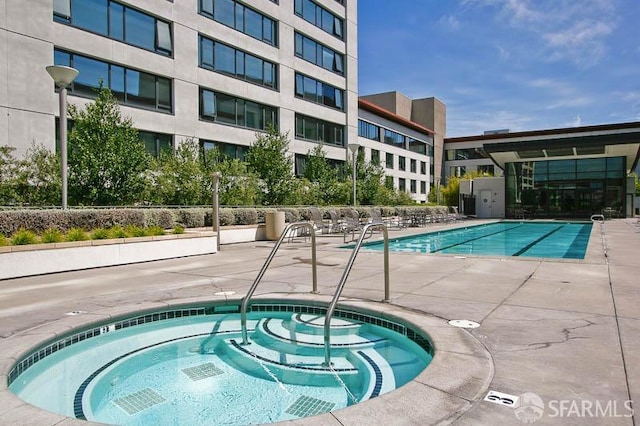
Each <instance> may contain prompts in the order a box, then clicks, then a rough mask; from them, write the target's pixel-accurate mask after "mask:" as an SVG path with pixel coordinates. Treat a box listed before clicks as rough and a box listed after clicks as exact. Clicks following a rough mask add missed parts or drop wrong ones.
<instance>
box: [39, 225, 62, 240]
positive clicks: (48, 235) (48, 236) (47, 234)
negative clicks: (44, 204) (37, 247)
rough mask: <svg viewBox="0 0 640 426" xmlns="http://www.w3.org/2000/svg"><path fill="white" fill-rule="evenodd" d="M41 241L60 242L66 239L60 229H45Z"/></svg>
mask: <svg viewBox="0 0 640 426" xmlns="http://www.w3.org/2000/svg"><path fill="white" fill-rule="evenodd" d="M40 241H42V242H43V243H60V242H62V241H64V235H63V234H62V232H61V231H60V230H59V229H56V228H49V229H45V230H44V231H43V232H42V234H41V235H40Z"/></svg>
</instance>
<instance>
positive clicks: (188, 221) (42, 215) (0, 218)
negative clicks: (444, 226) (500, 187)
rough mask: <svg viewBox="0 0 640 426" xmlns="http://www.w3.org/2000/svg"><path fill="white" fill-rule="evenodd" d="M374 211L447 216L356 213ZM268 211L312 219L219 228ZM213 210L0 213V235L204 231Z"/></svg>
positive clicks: (306, 211) (343, 211) (227, 218)
mask: <svg viewBox="0 0 640 426" xmlns="http://www.w3.org/2000/svg"><path fill="white" fill-rule="evenodd" d="M318 209H319V210H320V212H322V215H323V217H324V218H329V211H330V210H333V211H335V212H336V213H337V214H338V215H339V216H346V215H347V214H348V213H349V211H350V210H354V208H353V207H344V206H341V207H319V208H318ZM372 209H379V210H380V213H381V214H382V216H383V217H386V216H399V215H410V214H413V213H418V212H423V213H424V212H426V213H427V214H446V213H447V212H448V208H447V207H445V206H404V207H403V206H399V207H386V206H382V207H373V206H366V207H363V206H359V207H356V208H355V210H356V211H357V212H358V214H359V215H360V217H361V218H366V217H369V216H370V213H371V210H372ZM269 211H283V212H284V213H285V220H286V221H287V222H297V221H304V220H310V219H311V210H310V208H309V207H282V208H263V207H257V208H230V207H223V208H221V209H220V225H221V226H231V225H255V224H258V223H264V221H265V213H266V212H269ZM212 213H213V212H212V209H211V208H205V207H193V208H188V207H184V208H179V209H168V208H145V209H140V208H122V209H116V208H114V209H71V210H0V234H4V235H5V236H6V235H12V234H14V233H15V232H16V231H18V230H21V229H24V230H30V231H33V232H35V233H37V234H40V233H42V231H44V230H46V229H58V230H60V231H61V232H67V231H68V230H69V229H72V228H80V229H84V230H85V231H91V230H94V229H98V228H111V227H113V226H115V225H120V226H122V227H125V226H127V225H134V226H138V227H142V228H145V227H151V226H159V227H161V228H164V229H171V228H173V227H175V226H178V225H179V226H182V227H184V228H202V227H210V226H212V225H213V214H212Z"/></svg>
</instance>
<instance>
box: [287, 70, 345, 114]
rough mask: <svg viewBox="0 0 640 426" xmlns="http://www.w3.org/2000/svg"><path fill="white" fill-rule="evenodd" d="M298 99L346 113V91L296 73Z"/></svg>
mask: <svg viewBox="0 0 640 426" xmlns="http://www.w3.org/2000/svg"><path fill="white" fill-rule="evenodd" d="M295 93H296V97H298V98H302V99H306V100H308V101H311V102H315V103H317V104H321V105H326V106H328V107H331V108H336V109H339V110H340V111H344V101H343V99H344V91H343V90H341V89H338V88H337V87H333V86H331V85H329V84H327V83H323V82H321V81H319V80H316V79H314V78H311V77H307V76H306V75H302V74H299V73H296V87H295Z"/></svg>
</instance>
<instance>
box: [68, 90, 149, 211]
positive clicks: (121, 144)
mask: <svg viewBox="0 0 640 426" xmlns="http://www.w3.org/2000/svg"><path fill="white" fill-rule="evenodd" d="M97 93H98V97H97V98H96V100H95V101H94V102H92V103H90V104H88V105H87V107H86V109H85V110H80V109H78V108H77V107H76V106H75V105H69V114H70V116H71V118H72V119H73V121H74V126H73V129H72V130H71V132H70V134H69V178H68V179H69V197H70V199H71V201H72V202H73V203H76V204H89V205H122V204H128V203H132V202H134V201H138V200H139V198H140V194H141V193H142V191H143V190H144V187H145V179H144V172H145V171H146V170H147V168H148V166H149V162H150V160H151V156H150V155H149V154H148V153H147V151H146V149H145V147H144V144H143V143H142V142H141V141H140V140H139V139H138V131H137V130H136V129H135V128H134V127H133V126H132V123H131V119H130V118H122V116H121V114H120V108H119V106H118V103H117V101H116V98H115V97H114V96H113V95H112V94H111V92H110V91H109V89H106V88H104V87H103V86H102V83H101V84H100V87H99V89H97Z"/></svg>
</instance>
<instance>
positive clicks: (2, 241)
mask: <svg viewBox="0 0 640 426" xmlns="http://www.w3.org/2000/svg"><path fill="white" fill-rule="evenodd" d="M7 244H9V242H8V241H7V237H5V236H4V234H0V247H4V246H6V245H7Z"/></svg>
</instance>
